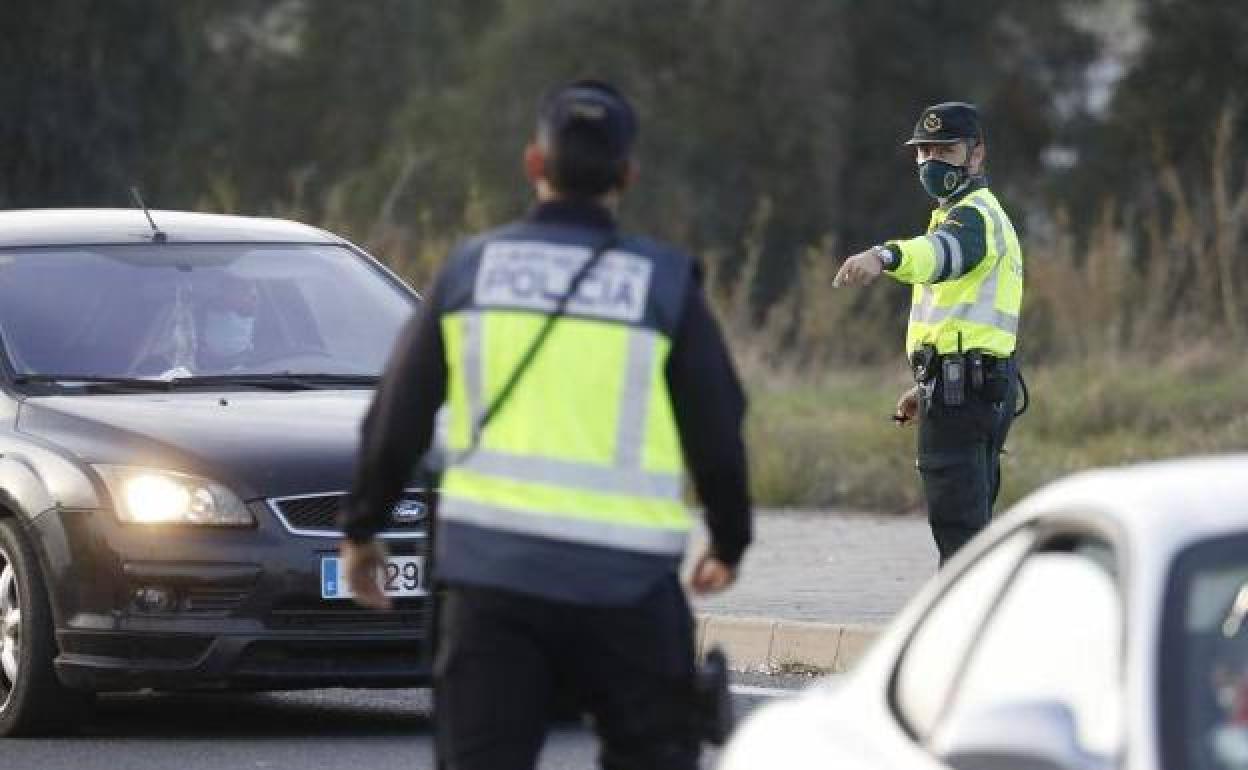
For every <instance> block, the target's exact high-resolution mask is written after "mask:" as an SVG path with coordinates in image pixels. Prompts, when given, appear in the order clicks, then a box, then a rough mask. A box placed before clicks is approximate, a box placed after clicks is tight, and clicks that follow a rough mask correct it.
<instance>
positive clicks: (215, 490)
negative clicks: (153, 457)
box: [92, 465, 256, 527]
mask: <svg viewBox="0 0 1248 770" xmlns="http://www.w3.org/2000/svg"><path fill="white" fill-rule="evenodd" d="M92 467H94V468H95V470H96V471H98V472H99V474H100V477H101V478H103V479H104V483H105V484H106V485H107V486H108V491H109V493H110V494H111V495H112V498H113V507H114V508H115V509H116V510H117V517H118V518H119V519H121V520H122V521H129V522H135V523H139V524H201V525H206V526H216V527H250V526H253V525H254V524H255V523H256V520H255V518H254V517H252V515H251V511H249V510H247V507H246V506H245V505H243V501H242V500H239V499H238V495H236V494H234V493H233V492H231V491H230V490H229V489H227V488H226V487H225V486H223V485H221V484H218V483H217V482H215V481H210V480H208V479H204V478H200V477H198V476H191V475H189V474H185V473H175V472H174V471H162V470H155V469H153V468H141V467H133V466H128V465H95V466H92Z"/></svg>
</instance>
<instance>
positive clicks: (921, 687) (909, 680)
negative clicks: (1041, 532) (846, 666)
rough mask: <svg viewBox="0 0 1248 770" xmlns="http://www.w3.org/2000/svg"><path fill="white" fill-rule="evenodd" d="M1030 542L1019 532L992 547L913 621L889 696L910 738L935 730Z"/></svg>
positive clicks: (1029, 537) (1029, 536) (1028, 533)
mask: <svg viewBox="0 0 1248 770" xmlns="http://www.w3.org/2000/svg"><path fill="white" fill-rule="evenodd" d="M1033 540H1034V536H1033V534H1032V533H1031V531H1030V530H1024V531H1020V532H1017V533H1015V534H1013V535H1010V536H1008V537H1007V538H1006V539H1005V540H1003V541H1001V542H1000V543H998V544H997V545H996V546H994V547H993V548H992V549H991V550H989V551H988V552H987V553H985V554H984V555H983V556H982V557H980V558H979V559H978V560H977V561H976V562H975V563H974V564H972V565H971V566H970V567H969V568H968V569H967V570H966V571H965V572H964V573H962V574H961V575H959V576H958V578H957V580H956V581H955V582H954V584H953V585H952V586H951V587H950V588H949V589H948V590H947V591H945V593H944V594H942V595H941V597H940V598H939V599H937V600H936V603H935V604H934V605H933V606H932V608H931V610H929V611H928V613H927V615H926V616H924V618H923V619H922V620H921V621H919V628H918V631H917V632H916V633H915V635H914V636H913V638H912V639H911V640H910V644H909V645H908V646H907V648H906V650H905V653H904V654H903V657H902V659H901V664H900V666H899V667H898V670H897V678H896V690H895V691H894V699H895V702H896V704H897V708H898V710H899V711H900V712H901V717H902V720H903V721H904V722H905V723H906V725H907V726H908V727H909V728H910V730H911V731H912V732H914V733H915V734H916V735H918V736H920V737H923V736H926V735H927V734H928V733H929V732H930V731H931V730H932V728H933V727H935V725H936V720H937V718H938V717H939V716H940V713H941V710H942V709H943V708H944V706H945V700H946V697H947V695H948V692H949V687H950V685H952V684H953V679H954V677H955V676H956V675H957V672H958V669H959V667H960V666H961V664H962V660H963V658H964V657H965V654H966V649H967V647H968V646H969V645H970V644H971V641H972V640H973V638H974V634H975V630H976V629H977V628H979V626H980V624H981V623H982V622H983V620H984V618H985V617H986V616H987V614H988V610H989V608H991V606H992V604H993V602H994V600H995V599H996V597H997V596H998V594H999V593H1000V592H1001V590H1002V587H1003V586H1004V584H1005V582H1006V581H1007V580H1008V579H1009V577H1010V574H1011V573H1012V572H1013V570H1014V568H1015V566H1017V564H1018V562H1019V560H1021V559H1022V558H1023V554H1025V553H1026V552H1027V549H1028V548H1029V547H1030V546H1031V543H1032V541H1033Z"/></svg>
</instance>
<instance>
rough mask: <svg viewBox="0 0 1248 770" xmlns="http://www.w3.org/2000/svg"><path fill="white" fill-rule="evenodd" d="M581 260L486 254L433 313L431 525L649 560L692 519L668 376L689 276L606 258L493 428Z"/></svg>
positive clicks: (675, 543) (569, 250)
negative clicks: (498, 400)
mask: <svg viewBox="0 0 1248 770" xmlns="http://www.w3.org/2000/svg"><path fill="white" fill-rule="evenodd" d="M591 251H592V250H591V248H590V247H588V246H584V245H579V244H559V243H544V242H539V241H525V242H516V241H506V240H503V241H497V242H493V243H487V244H485V245H484V247H483V248H482V251H481V257H480V262H479V265H478V266H477V267H476V271H475V275H473V276H471V277H470V278H467V279H466V281H471V286H465V287H463V290H462V291H461V292H460V296H461V297H463V299H462V301H460V302H459V303H458V306H457V307H454V308H451V309H449V310H448V311H447V312H445V313H444V314H443V315H442V318H441V327H442V335H443V340H444V343H445V347H446V359H447V368H448V373H449V377H448V384H447V387H448V391H447V408H448V414H447V419H446V425H445V434H444V439H443V440H444V443H445V446H446V450H447V455H448V457H449V458H450V460H451V463H450V465H449V466H448V467H447V469H446V471H445V474H444V476H443V479H442V486H441V494H442V498H441V500H442V501H441V507H440V510H439V517H440V518H441V519H443V520H445V521H446V522H448V523H449V522H457V523H463V524H470V525H472V526H474V527H479V528H484V529H487V530H491V531H494V532H499V533H514V534H516V535H519V536H524V537H536V538H541V539H543V540H550V541H563V542H569V543H576V544H579V545H590V546H602V547H607V548H613V549H620V550H625V551H636V552H641V553H648V554H662V555H667V556H679V554H681V553H683V552H684V549H685V543H686V539H687V536H688V533H689V530H690V527H691V518H690V516H689V514H688V512H687V510H686V508H685V506H684V503H683V502H682V496H681V491H682V483H683V477H684V461H683V456H682V452H681V447H680V440H679V435H678V433H677V429H676V424H675V420H674V418H673V415H672V406H671V401H670V398H669V395H668V390H667V383H666V378H665V375H664V367H665V364H666V361H667V356H668V352H669V350H670V349H671V344H672V343H671V335H672V333H673V328H671V327H672V325H673V324H674V323H675V319H677V318H679V307H678V306H677V305H675V304H674V303H677V302H679V301H681V300H680V298H682V297H683V296H684V287H685V285H686V284H685V283H684V281H686V280H688V278H687V275H688V274H689V272H690V271H689V264H688V262H687V261H686V262H683V263H682V262H680V261H676V260H665V259H655V258H654V257H652V256H649V255H646V254H643V253H635V252H633V251H630V250H629V249H628V247H627V245H621V246H618V247H616V248H614V249H612V250H610V251H608V252H607V253H606V254H605V255H604V256H603V258H602V260H601V261H600V263H599V264H598V266H597V267H596V268H595V269H594V270H593V271H592V272H591V273H590V274H589V276H588V277H587V278H586V280H585V282H584V283H583V285H582V288H581V289H580V290H579V291H578V292H577V295H576V298H575V299H574V300H573V301H572V302H571V303H570V304H569V306H568V310H567V314H566V315H565V316H564V317H561V318H560V319H559V320H557V321H556V322H555V324H554V327H553V328H552V330H551V333H550V335H549V336H548V337H547V339H546V341H545V343H544V344H543V346H542V347H541V349H540V351H539V352H538V353H537V356H536V358H535V359H534V360H533V362H532V364H531V365H530V366H529V368H528V369H527V371H526V372H525V373H524V375H523V376H522V378H521V379H520V380H519V382H518V383H517V385H516V387H515V389H514V390H513V391H512V393H511V395H510V396H509V398H508V399H507V401H506V403H505V404H504V405H503V406H502V407H501V409H499V410H498V411H497V412H496V414H495V415H494V417H493V419H492V420H491V422H490V423H489V424H488V426H487V427H486V428H485V430H484V432H483V433H482V435H481V438H480V443H479V445H478V446H477V447H476V449H475V450H473V451H471V452H465V450H466V449H468V447H469V446H470V445H471V442H472V433H473V430H474V427H475V425H476V421H477V420H478V419H479V417H480V415H481V414H482V413H483V412H484V411H485V410H486V409H487V408H488V407H489V405H490V404H491V403H492V401H493V399H494V397H495V395H496V394H497V393H498V392H499V391H500V390H501V389H502V388H503V387H504V385H505V383H506V381H507V379H508V378H509V376H510V375H511V373H512V371H513V370H514V369H515V367H516V365H517V364H518V363H519V359H520V358H521V356H523V355H524V352H525V351H526V350H527V349H528V347H529V345H530V342H531V341H532V340H533V339H534V338H535V337H536V335H537V334H538V331H539V330H540V329H541V327H542V325H543V323H544V322H545V320H546V317H547V316H548V315H549V314H550V312H551V311H552V310H553V309H554V305H555V302H556V301H557V298H558V296H559V295H560V294H561V293H562V291H563V290H565V289H566V287H567V285H568V283H569V280H570V276H571V275H572V274H574V273H575V271H576V269H577V268H578V267H579V266H580V265H581V264H583V263H584V261H585V260H586V259H588V258H589V256H590V254H591Z"/></svg>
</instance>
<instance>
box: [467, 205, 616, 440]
mask: <svg viewBox="0 0 1248 770" xmlns="http://www.w3.org/2000/svg"><path fill="white" fill-rule="evenodd" d="M618 240H619V237H618V236H617V235H616V233H615V231H614V230H613V231H612V232H611V234H610V235H608V236H607V237H606V238H604V239H603V240H602V242H601V243H599V244H598V245H597V246H596V247H595V248H594V250H593V251H592V252H591V253H590V255H589V259H587V260H585V262H584V263H583V264H582V265H581V267H580V269H579V270H577V271H576V273H575V274H574V275H573V276H572V279H571V280H570V281H568V288H567V290H566V291H564V293H563V295H562V296H560V297H559V301H558V302H557V303H555V309H554V310H553V311H552V312H551V313H550V314H549V315H548V316H546V321H545V323H543V324H542V328H541V329H540V330H538V332H537V336H535V337H534V338H533V341H532V342H531V343H529V348H528V350H526V351H524V355H523V356H521V357H520V362H519V363H517V364H516V368H515V369H512V370H511V374H510V375H509V376H508V377H507V382H506V384H504V385H503V387H502V389H501V390H499V391H498V395H496V396H494V399H493V400H492V401H491V402H490V405H489V406H488V407H487V408H486V410H485V411H484V412H482V413H481V416H480V417H478V418H477V422H476V425H474V426H473V429H472V441H471V443H470V444H469V445H468V449H466V450H465V451H464V453H463V454H462V455H461V456H460V460H461V462H462V461H463V459H465V458H467V457H468V456H469V455H471V454H472V453H473V452H475V451H476V449H477V447H478V446H479V445H480V443H481V434H482V432H484V431H485V426H487V425H489V424H490V421H491V420H493V419H494V416H495V415H496V414H498V412H499V410H500V409H502V408H503V405H504V404H506V403H507V399H509V398H511V394H512V391H514V390H515V389H516V385H517V384H518V383H519V382H520V378H521V377H523V376H524V373H525V371H527V370H528V368H529V366H530V365H531V364H532V363H533V359H535V358H537V353H538V351H539V350H541V348H542V345H544V344H546V338H547V337H549V336H550V333H551V331H552V330H553V329H554V326H555V321H558V320H559V318H560V317H561V316H563V314H564V313H565V312H566V311H567V309H568V303H569V302H571V301H572V298H573V297H574V296H576V291H577V289H579V288H580V287H581V283H582V282H583V281H584V280H585V276H587V275H589V271H591V270H593V269H594V266H595V265H597V264H598V262H599V261H601V259H602V255H604V254H606V253H607V252H608V251H610V250H611V247H612V246H614V245H615V244H616V243H617V241H618Z"/></svg>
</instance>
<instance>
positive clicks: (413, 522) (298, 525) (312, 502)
mask: <svg viewBox="0 0 1248 770" xmlns="http://www.w3.org/2000/svg"><path fill="white" fill-rule="evenodd" d="M346 497H347V496H346V495H345V494H342V493H332V494H324V495H304V496H300V497H281V498H275V499H273V500H270V501H269V504H270V507H271V508H272V509H273V510H274V511H275V512H276V513H277V515H278V516H280V517H281V519H282V521H283V522H285V524H286V528H287V529H289V530H291V531H292V532H296V533H299V534H310V535H334V536H339V535H341V534H342V530H341V529H339V527H338V511H339V509H340V508H341V507H342V503H343V501H344V500H345V499H346ZM424 504H425V497H424V495H423V494H422V493H419V492H407V493H405V494H404V495H403V497H402V498H401V499H400V502H399V505H398V506H396V507H395V510H396V511H397V510H399V508H402V507H405V506H406V509H407V510H408V511H410V510H412V509H413V506H416V505H419V506H423V505H424ZM425 524H426V521H425V517H424V516H421V517H420V518H404V519H399V518H397V517H396V515H395V512H394V511H391V514H390V517H389V521H388V522H387V524H386V527H385V529H384V530H383V532H384V533H385V534H417V533H421V532H424V531H425Z"/></svg>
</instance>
